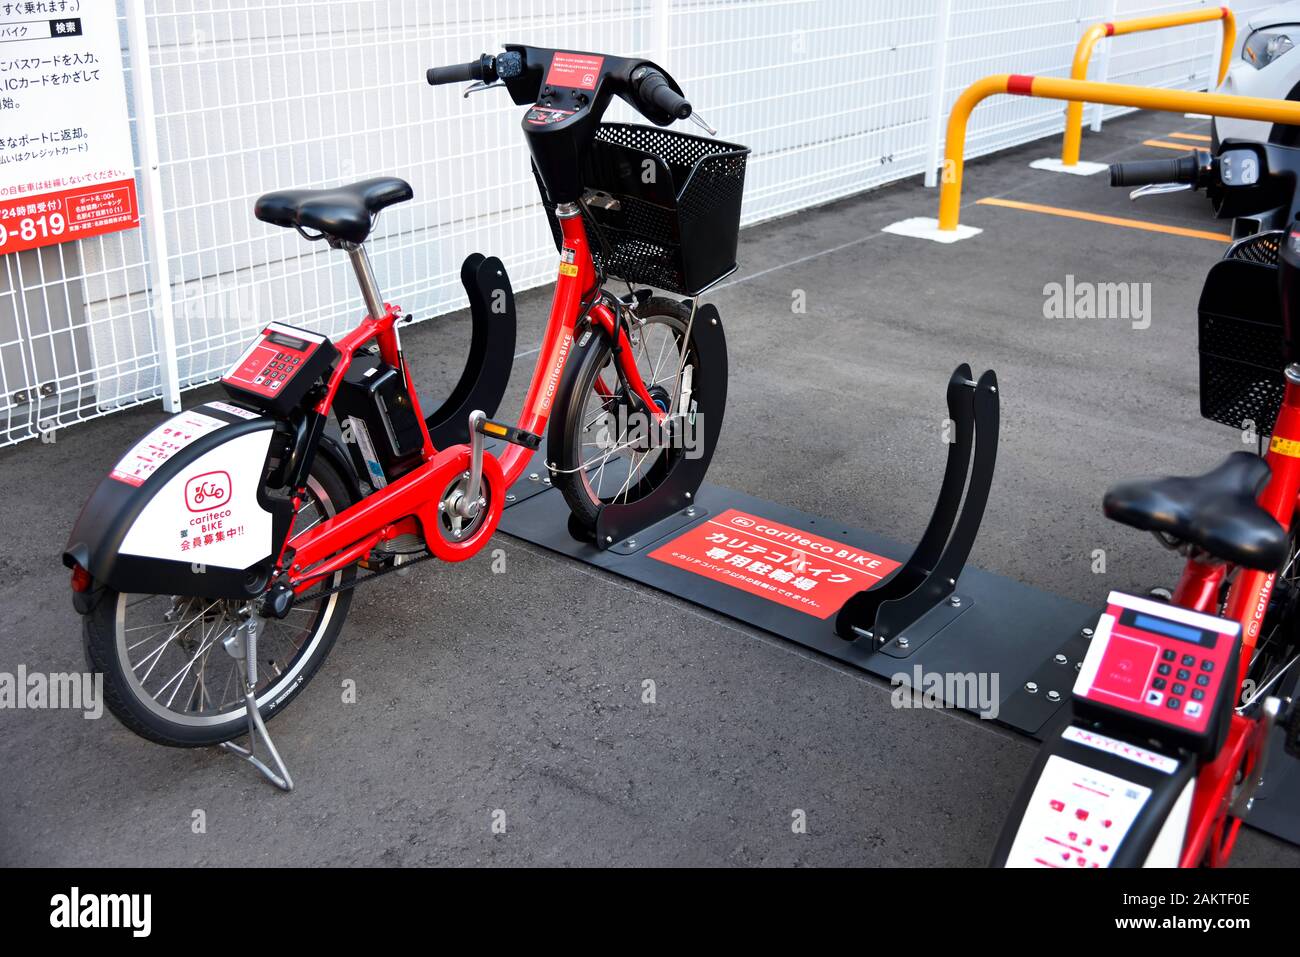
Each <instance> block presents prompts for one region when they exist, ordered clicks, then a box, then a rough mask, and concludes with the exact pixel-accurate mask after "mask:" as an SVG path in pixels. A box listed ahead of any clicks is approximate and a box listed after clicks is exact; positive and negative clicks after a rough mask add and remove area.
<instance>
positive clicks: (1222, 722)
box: [994, 140, 1300, 868]
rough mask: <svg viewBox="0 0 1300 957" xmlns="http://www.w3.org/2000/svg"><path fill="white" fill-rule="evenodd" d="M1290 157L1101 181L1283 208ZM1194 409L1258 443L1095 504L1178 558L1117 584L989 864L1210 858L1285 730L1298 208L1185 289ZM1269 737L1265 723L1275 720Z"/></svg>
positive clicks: (1290, 669) (1299, 379) (1291, 633)
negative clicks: (1162, 576)
mask: <svg viewBox="0 0 1300 957" xmlns="http://www.w3.org/2000/svg"><path fill="white" fill-rule="evenodd" d="M1297 169H1300V153H1297V152H1296V151H1295V150H1291V149H1287V148H1285V147H1278V146H1273V145H1264V144H1259V143H1248V142H1237V141H1231V140H1229V141H1227V142H1225V143H1224V144H1223V147H1222V151H1221V153H1220V155H1219V156H1218V157H1217V158H1213V159H1212V158H1211V157H1210V154H1209V153H1197V154H1193V155H1189V156H1187V157H1184V158H1182V159H1179V160H1169V161H1164V160H1161V161H1151V162H1141V163H1124V164H1118V165H1116V166H1112V167H1111V182H1112V185H1116V186H1140V187H1142V188H1141V189H1139V190H1137V191H1135V193H1134V194H1133V195H1134V198H1136V197H1137V196H1139V195H1143V194H1145V193H1150V192H1168V191H1172V190H1176V189H1192V188H1206V189H1207V190H1208V191H1209V193H1210V195H1211V198H1212V199H1213V200H1214V202H1215V206H1216V212H1217V213H1218V215H1219V216H1221V217H1241V219H1239V220H1238V222H1237V224H1236V225H1237V227H1239V228H1238V229H1235V230H1234V231H1235V232H1241V231H1243V230H1242V229H1240V227H1243V226H1247V225H1248V224H1247V223H1246V222H1245V219H1244V217H1248V216H1254V215H1255V214H1256V213H1257V212H1258V211H1261V210H1272V209H1275V208H1279V207H1284V208H1285V209H1287V210H1291V217H1292V218H1294V217H1295V215H1296V212H1295V206H1296V195H1295V183H1296V178H1295V173H1296V171H1297ZM1199 312H1200V351H1201V412H1202V415H1204V416H1205V417H1207V418H1210V419H1212V420H1214V421H1217V422H1221V423H1223V424H1225V425H1229V426H1232V427H1234V428H1238V429H1243V430H1246V432H1247V434H1249V433H1254V434H1257V435H1259V436H1269V435H1270V434H1271V438H1268V439H1267V446H1266V447H1265V445H1264V440H1263V439H1261V440H1260V445H1259V452H1258V454H1252V453H1249V452H1244V451H1242V452H1234V453H1232V454H1231V455H1229V456H1228V458H1227V459H1226V460H1225V461H1224V462H1223V463H1222V464H1221V465H1219V466H1218V467H1217V468H1215V469H1214V470H1212V471H1210V472H1208V473H1206V474H1204V475H1199V476H1193V477H1178V478H1161V479H1155V480H1151V481H1136V482H1126V483H1123V484H1121V485H1118V486H1116V487H1114V488H1112V489H1111V490H1110V491H1109V492H1108V493H1107V494H1106V498H1105V511H1106V515H1107V516H1108V517H1109V518H1111V519H1113V520H1115V521H1118V522H1122V523H1124V524H1126V525H1130V526H1132V527H1135V528H1139V529H1142V530H1145V531H1150V532H1153V533H1154V534H1155V535H1156V537H1157V538H1158V539H1159V540H1160V541H1161V542H1162V544H1164V545H1165V546H1167V547H1169V548H1172V549H1175V550H1177V551H1179V552H1180V553H1181V554H1182V555H1184V556H1185V558H1186V563H1185V565H1184V567H1183V571H1182V575H1181V577H1180V578H1179V580H1178V584H1177V586H1176V587H1175V588H1174V589H1173V590H1172V591H1171V592H1161V591H1159V590H1157V591H1155V592H1153V594H1152V596H1149V597H1137V596H1133V595H1125V594H1122V593H1119V592H1112V593H1111V595H1110V598H1109V601H1108V604H1107V609H1106V611H1105V613H1103V615H1102V616H1101V619H1100V621H1099V623H1098V625H1097V628H1096V629H1095V632H1094V633H1093V635H1092V637H1091V641H1090V644H1089V647H1088V650H1087V654H1086V655H1085V656H1084V658H1083V660H1082V661H1081V662H1080V663H1079V675H1078V679H1077V681H1076V683H1075V686H1074V694H1073V702H1072V704H1073V714H1072V717H1071V719H1070V720H1069V722H1068V723H1067V724H1066V725H1065V726H1064V728H1063V729H1059V730H1058V732H1057V733H1054V734H1051V735H1049V736H1048V739H1047V740H1046V741H1045V742H1044V745H1043V747H1042V749H1041V750H1040V752H1039V756H1038V759H1037V761H1036V762H1035V765H1034V768H1033V769H1032V771H1031V772H1030V774H1029V776H1028V778H1027V780H1026V782H1025V784H1024V786H1023V787H1022V788H1021V791H1020V793H1019V795H1018V796H1017V798H1016V801H1015V805H1014V807H1013V810H1012V813H1011V815H1010V816H1009V818H1008V822H1007V826H1006V828H1005V829H1004V831H1003V833H1002V836H1001V838H1000V840H999V843H998V846H997V850H996V852H995V854H994V863H995V864H996V865H999V866H1002V865H1005V866H1047V867H1070V868H1077V867H1124V866H1129V867H1133V866H1148V867H1150V866H1181V867H1197V866H1221V865H1223V864H1224V863H1226V862H1227V860H1228V858H1229V856H1230V855H1231V853H1232V850H1233V846H1234V845H1235V843H1236V840H1237V836H1238V833H1239V831H1240V829H1241V824H1242V819H1243V817H1244V816H1245V815H1246V813H1247V812H1248V811H1249V810H1250V809H1251V807H1252V803H1253V801H1254V800H1255V798H1256V796H1257V792H1258V789H1259V787H1260V786H1261V784H1262V783H1263V781H1264V774H1265V771H1266V770H1267V768H1268V767H1269V756H1270V750H1271V748H1270V746H1271V744H1272V742H1273V741H1274V739H1275V738H1277V737H1280V738H1282V740H1283V742H1284V747H1285V750H1286V751H1287V752H1288V753H1290V754H1291V755H1293V756H1300V708H1297V707H1296V705H1295V704H1294V703H1293V701H1292V700H1291V699H1290V698H1287V697H1285V692H1286V689H1287V687H1288V685H1293V684H1294V682H1295V665H1296V662H1297V660H1300V632H1298V626H1300V618H1297V611H1298V610H1300V567H1298V565H1297V558H1298V554H1300V549H1298V548H1297V529H1298V528H1300V220H1298V221H1296V222H1294V223H1293V224H1292V226H1291V228H1290V229H1289V231H1272V232H1263V233H1257V234H1255V235H1248V236H1246V237H1245V238H1242V239H1240V240H1239V241H1237V242H1235V243H1234V244H1233V245H1232V246H1231V247H1230V249H1229V250H1228V252H1227V254H1226V255H1225V257H1224V258H1223V260H1221V261H1220V262H1218V263H1216V264H1215V266H1214V267H1213V268H1212V269H1211V271H1210V274H1209V277H1208V278H1207V280H1206V283H1205V288H1204V291H1203V292H1202V295H1201V301H1200V307H1199ZM1279 727H1280V728H1281V729H1282V731H1281V732H1279V733H1278V734H1276V735H1275V733H1274V732H1275V729H1276V728H1279Z"/></svg>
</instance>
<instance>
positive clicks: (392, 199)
mask: <svg viewBox="0 0 1300 957" xmlns="http://www.w3.org/2000/svg"><path fill="white" fill-rule="evenodd" d="M413 195H414V192H413V191H412V190H411V184H410V183H408V182H406V181H405V180H401V179H397V178H396V177H392V176H381V177H379V178H377V179H366V180H362V181H361V182H359V183H352V184H350V185H348V186H337V187H334V188H333V189H283V190H279V191H278V192H274V193H266V194H264V195H262V196H259V197H258V198H257V202H256V203H254V204H253V215H254V216H256V217H257V218H258V219H260V220H262V222H264V223H271V224H272V225H274V226H289V227H294V226H297V227H301V228H303V229H314V230H316V231H317V232H321V233H324V234H325V235H326V236H331V237H333V238H335V239H341V240H343V241H344V242H349V243H361V242H364V241H365V239H366V236H368V235H369V234H370V226H371V224H372V222H373V221H374V215H375V213H377V212H379V211H380V210H381V209H383V208H385V207H386V206H392V205H393V204H394V203H400V202H402V201H404V200H408V199H410V198H411V197H412V196H413Z"/></svg>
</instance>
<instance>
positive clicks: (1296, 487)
mask: <svg viewBox="0 0 1300 957" xmlns="http://www.w3.org/2000/svg"><path fill="white" fill-rule="evenodd" d="M1265 461H1267V462H1268V464H1269V467H1270V468H1271V469H1272V475H1271V477H1270V479H1269V482H1268V484H1267V485H1266V486H1265V487H1264V490H1263V491H1262V492H1261V493H1260V495H1259V499H1258V501H1259V504H1260V506H1261V507H1262V508H1264V509H1265V510H1266V511H1267V512H1268V513H1269V514H1270V515H1272V516H1273V517H1274V518H1275V519H1277V520H1278V522H1279V523H1280V524H1281V525H1282V527H1283V528H1291V527H1292V525H1293V520H1294V518H1295V515H1296V512H1297V510H1298V509H1300V383H1298V382H1296V381H1293V380H1292V379H1291V378H1290V376H1288V377H1287V382H1286V392H1285V395H1284V397H1283V400H1282V407H1281V410H1280V411H1279V413H1278V417H1277V422H1276V424H1275V425H1274V427H1273V437H1272V440H1271V441H1270V443H1269V449H1268V453H1267V454H1266V456H1265ZM1233 571H1234V569H1233V568H1232V567H1230V566H1227V565H1224V564H1222V563H1215V564H1211V563H1209V562H1205V561H1201V560H1199V559H1197V558H1191V559H1189V560H1188V562H1187V564H1186V566H1185V567H1184V569H1183V573H1182V577H1181V578H1180V579H1179V582H1178V587H1177V588H1176V589H1175V591H1174V596H1173V602H1174V604H1176V605H1181V606H1183V607H1185V608H1190V609H1193V610H1194V611H1200V612H1205V613H1207V614H1211V615H1213V614H1218V612H1219V595H1220V593H1221V590H1222V586H1223V583H1224V582H1225V581H1227V580H1228V578H1229V576H1230V575H1231V574H1232V573H1233ZM1235 571H1236V573H1237V574H1236V578H1235V580H1233V582H1232V585H1231V588H1230V589H1229V592H1228V600H1227V604H1226V610H1225V612H1224V617H1226V618H1229V619H1232V620H1235V621H1238V622H1240V623H1241V634H1242V645H1241V657H1240V660H1239V663H1238V667H1237V675H1238V679H1237V682H1238V683H1237V692H1236V693H1237V699H1236V700H1237V701H1238V702H1240V701H1241V695H1242V691H1243V687H1244V683H1245V680H1246V675H1247V673H1248V671H1249V668H1250V663H1251V659H1252V657H1253V656H1254V652H1255V646H1256V642H1257V641H1258V639H1259V634H1260V630H1261V628H1262V626H1263V623H1264V615H1265V613H1266V611H1267V609H1268V603H1269V599H1270V597H1271V596H1272V593H1273V585H1274V583H1275V582H1276V580H1277V573H1276V572H1262V571H1255V570H1253V569H1248V568H1241V569H1235ZM1266 734H1267V727H1266V726H1265V725H1264V724H1263V723H1262V722H1261V721H1259V720H1257V719H1254V718H1247V717H1245V716H1243V715H1241V714H1236V713H1234V714H1233V716H1232V722H1231V725H1230V726H1229V728H1228V734H1227V739H1226V741H1225V742H1224V745H1223V748H1222V749H1221V750H1220V751H1219V753H1218V755H1216V757H1215V759H1214V760H1213V761H1212V762H1210V763H1209V764H1207V765H1205V767H1203V768H1201V770H1200V772H1199V773H1198V775H1197V780H1196V791H1195V795H1194V797H1193V799H1192V809H1191V815H1190V818H1189V821H1188V832H1187V838H1186V840H1185V841H1184V844H1183V855H1182V859H1181V860H1180V862H1179V863H1180V865H1181V866H1182V867H1196V866H1198V865H1199V864H1200V863H1201V862H1202V861H1207V862H1208V863H1209V864H1210V865H1211V866H1215V867H1217V866H1220V865H1222V864H1223V863H1225V862H1226V861H1227V859H1228V857H1229V855H1230V854H1231V853H1232V848H1233V845H1234V844H1235V843H1236V840H1237V833H1238V831H1239V830H1240V828H1241V819H1240V818H1238V817H1231V816H1230V815H1229V813H1228V810H1229V804H1230V802H1231V798H1232V787H1233V785H1234V783H1235V782H1236V780H1237V771H1238V770H1240V771H1241V772H1242V775H1243V776H1242V778H1241V780H1243V781H1245V780H1248V779H1249V776H1250V775H1251V774H1252V773H1253V772H1254V770H1255V764H1256V762H1257V761H1258V758H1259V755H1260V751H1261V749H1262V748H1263V746H1264V744H1265V735H1266Z"/></svg>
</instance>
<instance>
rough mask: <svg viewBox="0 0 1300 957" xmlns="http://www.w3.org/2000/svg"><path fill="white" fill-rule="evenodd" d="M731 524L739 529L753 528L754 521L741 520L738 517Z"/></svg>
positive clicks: (749, 519) (748, 519) (750, 519)
mask: <svg viewBox="0 0 1300 957" xmlns="http://www.w3.org/2000/svg"><path fill="white" fill-rule="evenodd" d="M731 524H732V525H735V526H736V527H737V528H753V527H754V520H753V519H752V518H741V517H740V516H739V515H737V516H736V517H735V518H733V519H732V520H731Z"/></svg>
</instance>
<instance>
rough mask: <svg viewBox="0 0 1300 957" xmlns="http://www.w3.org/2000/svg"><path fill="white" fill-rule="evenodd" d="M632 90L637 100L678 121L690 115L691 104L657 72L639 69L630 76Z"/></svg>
mask: <svg viewBox="0 0 1300 957" xmlns="http://www.w3.org/2000/svg"><path fill="white" fill-rule="evenodd" d="M632 88H633V89H634V90H635V92H636V96H637V99H638V100H640V101H641V102H642V103H644V104H646V105H647V106H652V107H655V108H656V109H659V110H662V111H663V112H665V113H667V114H668V115H669V116H672V117H675V118H676V119H679V120H684V119H687V118H688V117H689V116H690V115H691V104H690V102H689V101H688V100H687V99H686V97H684V96H682V95H680V94H679V93H678V92H677V91H676V90H674V89H673V88H672V86H670V85H669V83H668V80H667V78H666V77H665V76H664V75H663V74H662V73H660V72H659V71H658V70H652V69H650V68H649V67H641V69H639V70H637V71H636V72H635V73H634V74H632Z"/></svg>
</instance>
